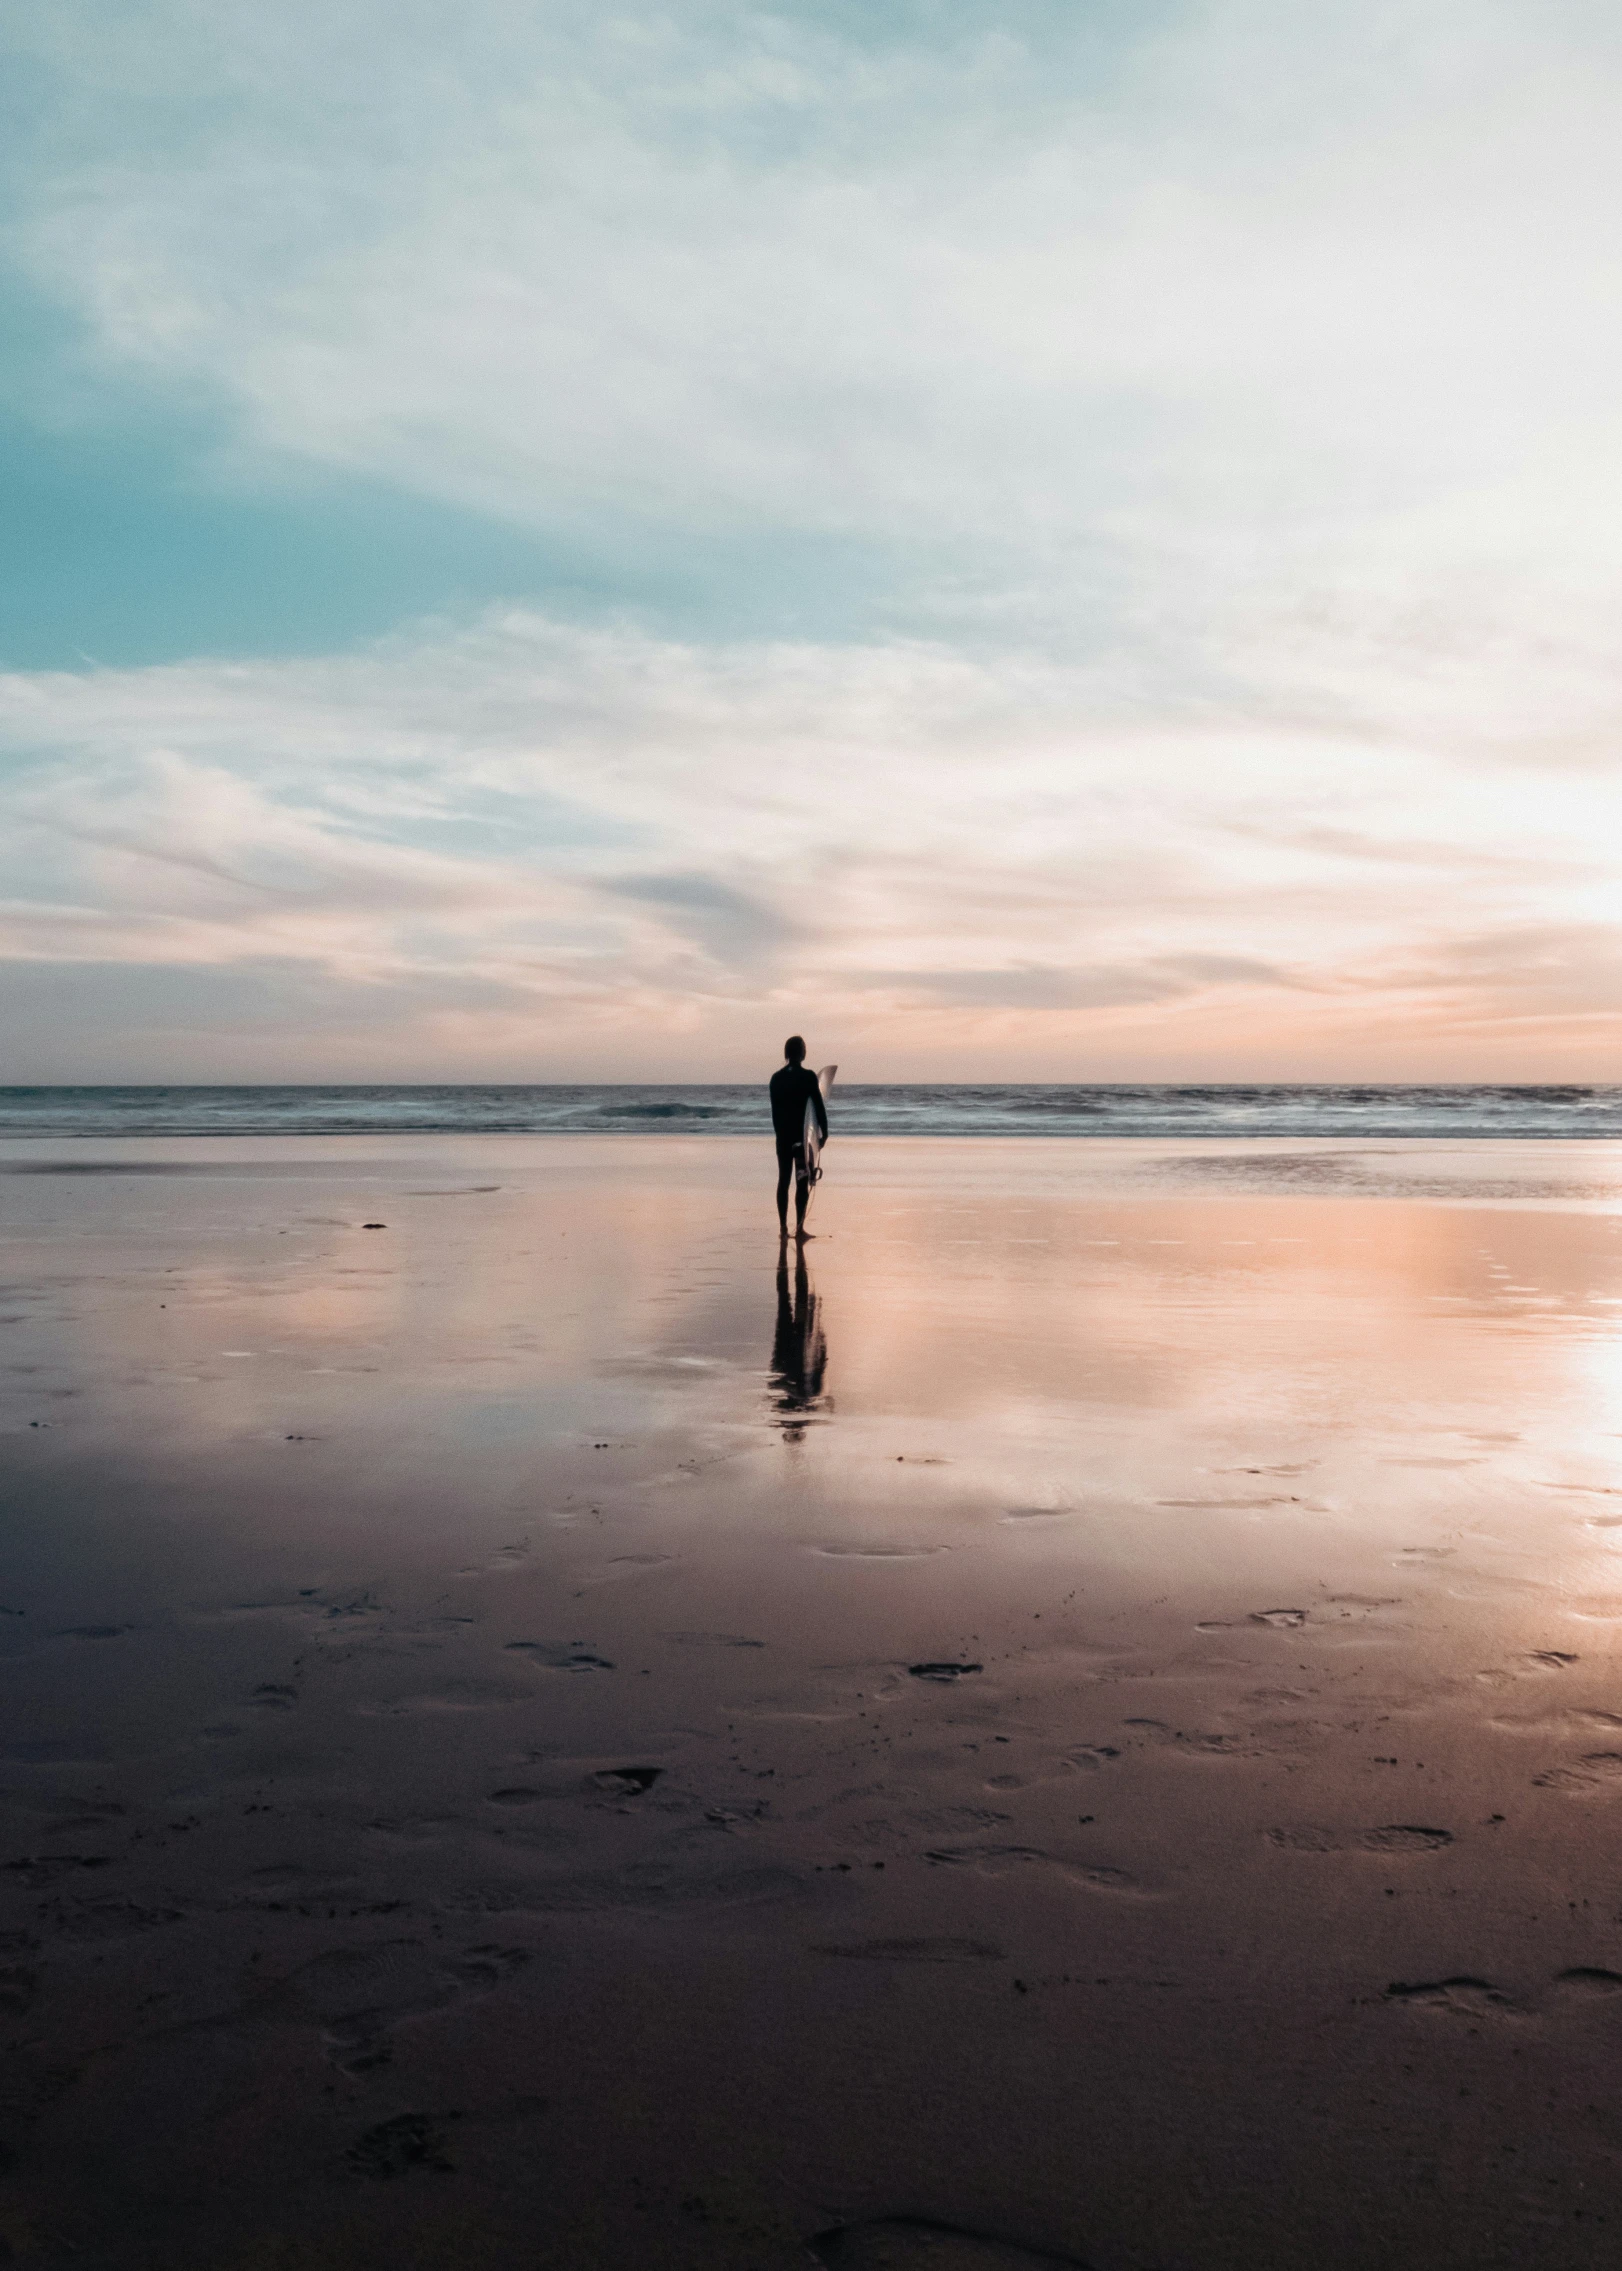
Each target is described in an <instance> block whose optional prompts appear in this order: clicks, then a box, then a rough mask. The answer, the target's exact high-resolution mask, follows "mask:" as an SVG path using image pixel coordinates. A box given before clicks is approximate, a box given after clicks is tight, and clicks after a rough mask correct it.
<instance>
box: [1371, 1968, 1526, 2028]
mask: <svg viewBox="0 0 1622 2271" xmlns="http://www.w3.org/2000/svg"><path fill="white" fill-rule="evenodd" d="M1385 1999H1386V2001H1387V2002H1388V2003H1398V2004H1401V2005H1402V2006H1403V2007H1404V2008H1405V2009H1409V2010H1416V2011H1439V2012H1441V2013H1442V2014H1443V2015H1444V2016H1446V2017H1449V2018H1462V2019H1483V2018H1501V2017H1504V2016H1505V2015H1506V2014H1508V2013H1510V2012H1512V2011H1514V2010H1515V2009H1516V2007H1517V2006H1516V2004H1515V2002H1514V2000H1513V1998H1512V1997H1510V1996H1508V1995H1506V1994H1505V1993H1504V1991H1503V1989H1502V1988H1501V1987H1495V1986H1494V1985H1493V1983H1492V1981H1491V1980H1490V1979H1476V1978H1474V1977H1473V1976H1472V1975H1471V1974H1470V1973H1468V1972H1455V1973H1454V1974H1453V1975H1452V1976H1451V1977H1450V1978H1447V1979H1420V1980H1401V1979H1394V1980H1393V1981H1392V1983H1391V1985H1390V1986H1389V1987H1388V1988H1387V1989H1386V1991H1385Z"/></svg>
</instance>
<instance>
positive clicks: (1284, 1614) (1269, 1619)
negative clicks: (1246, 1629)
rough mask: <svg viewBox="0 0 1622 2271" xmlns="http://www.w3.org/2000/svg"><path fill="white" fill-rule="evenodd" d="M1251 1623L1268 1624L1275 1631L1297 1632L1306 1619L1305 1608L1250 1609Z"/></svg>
mask: <svg viewBox="0 0 1622 2271" xmlns="http://www.w3.org/2000/svg"><path fill="white" fill-rule="evenodd" d="M1247 1621H1248V1622H1249V1623H1251V1624H1265V1625H1270V1626H1271V1627H1272V1629H1273V1630H1274V1631H1275V1632H1299V1631H1300V1629H1301V1627H1302V1625H1304V1624H1305V1623H1306V1621H1307V1612H1306V1610H1305V1609H1252V1610H1251V1612H1250V1616H1249V1618H1248V1620H1247Z"/></svg>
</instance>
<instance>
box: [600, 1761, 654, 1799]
mask: <svg viewBox="0 0 1622 2271" xmlns="http://www.w3.org/2000/svg"><path fill="white" fill-rule="evenodd" d="M663 1773H664V1768H663V1767H662V1766H605V1767H603V1768H602V1769H601V1770H600V1771H599V1772H598V1773H596V1774H594V1775H593V1776H592V1777H591V1784H592V1788H593V1789H596V1790H603V1791H606V1792H607V1793H608V1794H609V1796H611V1797H615V1798H640V1797H641V1796H643V1794H644V1793H645V1792H646V1791H649V1790H651V1789H652V1788H653V1786H654V1784H655V1783H656V1782H657V1781H658V1779H659V1777H660V1776H661V1775H662V1774H663Z"/></svg>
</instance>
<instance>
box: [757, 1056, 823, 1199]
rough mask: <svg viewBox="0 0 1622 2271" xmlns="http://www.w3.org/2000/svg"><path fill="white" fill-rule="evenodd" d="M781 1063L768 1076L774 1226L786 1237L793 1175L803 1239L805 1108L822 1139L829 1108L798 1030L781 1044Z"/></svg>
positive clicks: (807, 1187) (807, 1192) (807, 1193)
mask: <svg viewBox="0 0 1622 2271" xmlns="http://www.w3.org/2000/svg"><path fill="white" fill-rule="evenodd" d="M783 1056H784V1060H785V1061H784V1062H783V1063H782V1064H781V1065H779V1066H778V1068H777V1070H776V1072H774V1073H773V1074H772V1077H771V1083H770V1088H771V1099H772V1133H773V1135H774V1136H775V1137H776V1138H777V1225H778V1229H779V1230H780V1231H781V1233H782V1235H783V1236H784V1237H785V1238H786V1237H787V1236H788V1179H789V1177H790V1175H792V1176H793V1177H794V1235H795V1237H796V1238H799V1239H802V1240H803V1239H804V1238H805V1237H806V1236H807V1232H806V1227H805V1210H806V1205H807V1202H808V1201H809V1199H810V1197H811V1176H810V1170H809V1168H808V1167H807V1166H806V1160H805V1108H806V1106H807V1104H809V1105H811V1106H812V1107H813V1109H814V1110H815V1112H816V1115H817V1126H818V1127H819V1128H820V1129H821V1131H822V1137H823V1141H824V1142H826V1141H827V1137H828V1108H827V1106H826V1105H825V1104H824V1103H823V1101H822V1090H821V1088H820V1087H819V1086H818V1085H817V1076H816V1074H815V1073H814V1072H807V1071H806V1069H805V1043H804V1042H803V1041H802V1040H801V1039H800V1036H799V1035H798V1033H794V1034H791V1035H790V1036H789V1038H788V1039H787V1040H786V1041H785V1042H784V1043H783Z"/></svg>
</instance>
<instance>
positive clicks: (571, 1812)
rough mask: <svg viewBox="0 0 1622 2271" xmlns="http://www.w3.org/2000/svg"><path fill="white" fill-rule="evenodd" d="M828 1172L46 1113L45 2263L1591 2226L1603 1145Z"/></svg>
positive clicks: (1617, 1626)
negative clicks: (779, 1189) (781, 1233)
mask: <svg viewBox="0 0 1622 2271" xmlns="http://www.w3.org/2000/svg"><path fill="white" fill-rule="evenodd" d="M830 1156H831V1171H830V1176H829V1181H828V1183H827V1185H826V1186H825V1188H824V1190H823V1192H822V1193H821V1194H819V1197H818V1200H817V1205H816V1210H815V1217H814V1227H815V1228H817V1229H818V1230H819V1231H820V1232H821V1233H822V1235H821V1237H820V1238H819V1239H818V1241H817V1242H816V1243H815V1244H813V1245H812V1246H811V1247H810V1248H809V1250H808V1255H807V1259H806V1265H805V1267H804V1269H803V1271H801V1270H797V1269H796V1267H795V1266H794V1263H793V1261H792V1259H791V1261H790V1264H789V1266H788V1268H787V1269H786V1270H785V1271H783V1272H781V1273H780V1272H779V1270H778V1267H777V1260H778V1256H777V1244H776V1238H775V1233H774V1228H773V1225H772V1223H771V1219H770V1182H771V1159H770V1153H769V1146H768V1147H759V1146H750V1145H745V1144H740V1143H737V1142H734V1141H730V1140H705V1139H696V1140H688V1141H682V1142H668V1141H655V1140H652V1139H649V1140H646V1141H644V1140H642V1139H639V1138H622V1139H597V1140H593V1139H580V1140H575V1139H570V1138H551V1139H543V1140H538V1141H537V1140H525V1139H502V1138H495V1137H488V1138H476V1139H456V1140H451V1139H445V1140H438V1139H431V1138H420V1139H398V1140H393V1141H380V1140H374V1139H360V1140H357V1141H354V1142H351V1143H347V1144H346V1143H344V1142H341V1141H333V1142H317V1141H299V1140H294V1139H283V1140H276V1141H265V1142H255V1141H251V1140H246V1139H243V1140H238V1141H235V1142H214V1143H210V1142H168V1143H164V1142H142V1143H136V1142H131V1143H128V1144H125V1145H121V1146H117V1147H102V1148H100V1149H99V1150H91V1149H90V1148H88V1147H86V1146H83V1145H80V1146H73V1145H67V1144H62V1145H56V1146H52V1145H48V1144H43V1143H37V1144H22V1143H14V1144H10V1145H6V1146H3V1147H0V1220H3V1233H4V1269H3V1275H4V1281H5V1285H4V1298H3V1303H0V1315H3V1317H4V1329H5V1340H4V1371H3V1373H0V1455H3V1468H4V1482H3V1491H0V1517H3V1522H4V1536H5V1541H6V1543H5V1555H4V1565H3V1577H0V1610H3V1611H4V1613H3V1614H0V1754H3V1756H0V1783H3V1791H4V1804H5V1816H6V1818H5V1824H4V1831H3V1843H0V1864H3V1866H0V2028H3V2035H0V2042H3V2045H4V2049H3V2058H0V2147H3V2152H0V2242H3V2246H0V2261H15V2262H17V2263H19V2264H24V2265H32V2264H35V2263H39V2264H52V2263H56V2262H59V2261H60V2262H62V2263H64V2264H66V2263H72V2264H76V2265H80V2266H83V2265H101V2264H107V2265H117V2266H124V2265H138V2266H143V2267H145V2266H153V2267H157V2266H162V2267H163V2271H191V2267H193V2266H196V2267H199V2271H201V2267H203V2266H207V2267H208V2271H303V2267H305V2266H310V2267H315V2266H329V2265H330V2266H337V2265H345V2266H348V2265H354V2266H357V2267H366V2271H370V2267H372V2266H379V2267H381V2266H384V2265H387V2266H389V2267H390V2271H415V2267H418V2266H421V2267H427V2266H434V2267H445V2271H449V2267H451V2266H456V2267H458V2271H460V2267H463V2266H477V2267H483V2266H491V2267H501V2271H507V2267H509V2266H511V2267H514V2271H517V2267H524V2271H529V2267H532V2266H533V2267H539V2266H546V2267H550V2266H558V2267H563V2266H568V2267H569V2271H577V2267H591V2266H613V2267H619V2266H644V2265H647V2266H664V2265H672V2266H687V2265H692V2266H701V2265H702V2266H717V2267H722V2271H733V2267H736V2271H776V2267H778V2266H790V2265H798V2266H805V2265H807V2264H812V2263H815V2262H817V2261H822V2262H824V2263H826V2264H829V2265H846V2266H855V2267H857V2271H862V2267H865V2266H877V2265H880V2264H887V2265H893V2266H896V2267H898V2271H912V2267H914V2266H920V2265H925V2264H928V2265H934V2266H937V2267H939V2271H973V2267H974V2266H976V2265H979V2266H983V2267H986V2271H990V2267H992V2266H996V2265H1002V2266H1005V2267H1013V2266H1017V2265H1019V2264H1029V2263H1033V2262H1039V2261H1043V2260H1047V2259H1051V2258H1057V2259H1059V2260H1061V2261H1066V2262H1079V2263H1084V2264H1088V2265H1091V2266H1093V2267H1094V2271H1219V2267H1222V2271H1227V2267H1238V2266H1244V2267H1245V2271H1284V2267H1286V2266H1290V2267H1294V2266H1298V2265H1300V2264H1303V2263H1312V2264H1314V2265H1317V2266H1320V2267H1325V2271H1340V2267H1346V2271H1352V2267H1357V2271H1364V2267H1366V2266H1369V2265H1372V2264H1395V2265H1409V2264H1412V2265H1424V2266H1427V2267H1433V2271H1443V2267H1452V2266H1459V2267H1461V2271H1462V2267H1464V2266H1469V2267H1471V2271H1478V2267H1481V2266H1490V2265H1505V2266H1509V2265H1514V2266H1517V2267H1524V2271H1538V2267H1541V2266H1545V2265H1546V2266H1550V2267H1551V2271H1552V2267H1553V2266H1557V2265H1558V2266H1560V2267H1561V2271H1570V2267H1572V2266H1584V2265H1595V2266H1598V2265H1610V2264H1614V2263H1615V2262H1616V2261H1617V2260H1618V2257H1619V2255H1622V2195H1619V2190H1618V2156H1619V2148H1622V2104H1619V2102H1618V2099H1617V2095H1616V2090H1615V2079H1616V2074H1617V2069H1618V2053H1619V2050H1622V1839H1619V1825H1622V1681H1619V1680H1618V1678H1617V1669H1618V1638H1619V1635H1622V1566H1619V1555H1622V1251H1619V1248H1622V1235H1619V1229H1618V1225H1619V1223H1622V1154H1619V1152H1618V1150H1617V1148H1616V1147H1612V1146H1609V1145H1593V1144H1591V1145H1548V1144H1530V1143H1528V1144H1506V1145H1493V1144H1479V1145H1441V1144H1412V1145H1400V1144H1381V1145H1369V1146H1361V1147H1359V1146H1352V1145H1344V1144H1327V1143H1326V1144H1316V1145H1315V1144H1308V1143H1296V1144H1258V1145H1250V1146H1244V1147H1231V1146H1213V1145H1181V1146H1179V1145H1169V1144H1168V1145H1154V1144H1126V1143H1122V1144H1113V1143H1110V1144H1088V1143H1077V1142H1069V1143H1045V1142H1020V1143H996V1142H968V1141H965V1142H942V1143H938V1144H934V1145H930V1144H907V1145H902V1144H899V1143H891V1144H887V1143H884V1142H868V1143H865V1144H864V1143H856V1142H851V1143H847V1144H845V1145H842V1146H838V1147H837V1148H836V1150H835V1151H834V1152H833V1153H832V1154H831V1155H830ZM103 1170H109V1171H103ZM368 1224H378V1225H381V1226H382V1227H379V1228H367V1227H365V1225H368ZM6 2248H9V2251H10V2252H9V2255H7V2254H6V2253H5V2249H6Z"/></svg>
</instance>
